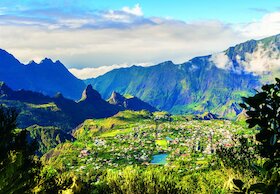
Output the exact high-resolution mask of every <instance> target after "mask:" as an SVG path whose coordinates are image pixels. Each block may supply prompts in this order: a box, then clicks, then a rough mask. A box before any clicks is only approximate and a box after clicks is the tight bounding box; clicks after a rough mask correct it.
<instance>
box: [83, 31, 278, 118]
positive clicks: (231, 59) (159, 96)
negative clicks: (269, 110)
mask: <svg viewBox="0 0 280 194" xmlns="http://www.w3.org/2000/svg"><path fill="white" fill-rule="evenodd" d="M279 50H280V35H276V36H272V37H269V38H266V39H262V40H259V41H256V40H250V41H247V42H245V43H242V44H239V45H236V46H234V47H230V48H229V49H227V50H226V51H224V52H221V53H217V54H213V55H208V56H202V57H196V58H193V59H191V60H190V61H188V62H186V63H183V64H179V65H175V64H173V63H172V62H171V61H166V62H163V63H160V64H158V65H155V66H151V67H138V66H133V67H129V68H121V69H115V70H112V71H110V72H108V73H106V74H104V75H102V76H99V77H97V78H94V79H88V80H85V82H86V83H87V84H89V83H90V84H92V85H93V87H94V88H95V89H96V90H98V91H99V92H100V93H101V95H102V96H103V97H104V98H108V97H109V96H110V94H111V93H112V91H116V92H119V93H122V94H131V95H134V96H137V97H138V98H140V99H142V100H144V101H146V102H148V103H149V104H151V105H153V106H155V107H157V108H158V109H161V110H166V111H169V112H171V113H179V114H185V113H187V114H188V113H190V114H193V113H194V114H202V113H204V112H211V113H214V114H217V115H219V116H223V117H229V118H233V117H235V116H236V115H238V114H239V113H240V112H241V111H242V109H241V108H240V107H239V106H238V102H240V97H241V96H246V95H249V94H250V93H253V92H254V91H253V89H255V88H258V87H259V86H260V85H261V84H263V83H265V82H269V81H272V80H273V77H274V76H278V75H280V73H279V72H280V71H279V70H278V67H280V52H279Z"/></svg>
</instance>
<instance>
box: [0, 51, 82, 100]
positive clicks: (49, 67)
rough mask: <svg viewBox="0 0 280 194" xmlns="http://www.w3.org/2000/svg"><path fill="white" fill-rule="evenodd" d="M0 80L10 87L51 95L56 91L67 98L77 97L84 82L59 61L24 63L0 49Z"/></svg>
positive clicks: (47, 60)
mask: <svg viewBox="0 0 280 194" xmlns="http://www.w3.org/2000/svg"><path fill="white" fill-rule="evenodd" d="M0 81H4V82H5V83H6V84H7V85H8V86H10V87H11V88H12V89H15V90H17V89H26V90H32V91H37V92H41V93H43V94H45V95H50V96H53V95H55V94H56V93H57V92H61V93H63V95H64V96H65V97H67V98H71V99H75V100H77V99H79V98H80V94H81V92H82V91H83V89H84V88H85V86H86V85H85V83H84V82H83V81H82V80H79V79H78V78H76V77H75V76H74V75H72V74H71V73H70V72H69V71H68V69H67V68H66V67H65V66H64V65H63V64H62V63H61V62H60V61H56V62H53V61H52V60H51V59H47V58H46V59H44V60H42V61H41V62H40V63H39V64H37V63H35V62H34V61H31V62H30V63H29V64H27V65H24V64H22V63H20V62H19V61H18V60H17V59H16V58H15V57H14V56H13V55H11V54H9V53H8V52H6V51H5V50H2V49H0Z"/></svg>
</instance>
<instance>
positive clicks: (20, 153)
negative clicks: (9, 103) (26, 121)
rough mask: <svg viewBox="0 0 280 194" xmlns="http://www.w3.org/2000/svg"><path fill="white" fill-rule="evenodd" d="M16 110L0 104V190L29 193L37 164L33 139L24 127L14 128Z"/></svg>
mask: <svg viewBox="0 0 280 194" xmlns="http://www.w3.org/2000/svg"><path fill="white" fill-rule="evenodd" d="M17 116H18V113H17V111H16V110H15V109H13V108H5V107H3V106H0V192H1V193H30V191H31V189H32V188H33V187H34V185H35V179H36V176H37V174H38V169H39V168H37V167H38V166H37V165H38V164H39V163H37V162H36V160H34V152H35V150H36V144H35V142H32V141H30V140H28V138H27V131H26V130H17V129H16V125H17V123H16V119H17Z"/></svg>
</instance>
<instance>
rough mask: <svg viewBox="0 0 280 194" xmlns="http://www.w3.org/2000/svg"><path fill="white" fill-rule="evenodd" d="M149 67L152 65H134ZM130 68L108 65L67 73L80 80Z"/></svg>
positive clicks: (120, 65) (71, 70) (121, 65)
mask: <svg viewBox="0 0 280 194" xmlns="http://www.w3.org/2000/svg"><path fill="white" fill-rule="evenodd" d="M134 65H135V64H134ZM151 65H153V64H152V63H139V64H136V66H142V67H147V66H151ZM131 66H132V64H114V65H110V66H101V67H96V68H83V69H77V68H70V69H69V71H70V72H71V73H72V74H73V75H75V76H76V77H78V78H80V79H88V78H96V77H98V76H100V75H103V74H105V73H107V72H109V71H111V70H113V69H119V68H125V67H131Z"/></svg>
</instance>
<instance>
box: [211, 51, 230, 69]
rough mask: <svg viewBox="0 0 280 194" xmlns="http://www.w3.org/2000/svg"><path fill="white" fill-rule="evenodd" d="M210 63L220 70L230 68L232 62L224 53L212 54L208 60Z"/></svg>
mask: <svg viewBox="0 0 280 194" xmlns="http://www.w3.org/2000/svg"><path fill="white" fill-rule="evenodd" d="M210 61H211V62H213V63H214V64H215V65H216V66H217V67H218V68H220V69H230V68H232V62H231V60H230V59H229V58H228V56H227V55H226V53H224V52H222V53H216V54H213V55H212V56H211V58H210Z"/></svg>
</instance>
